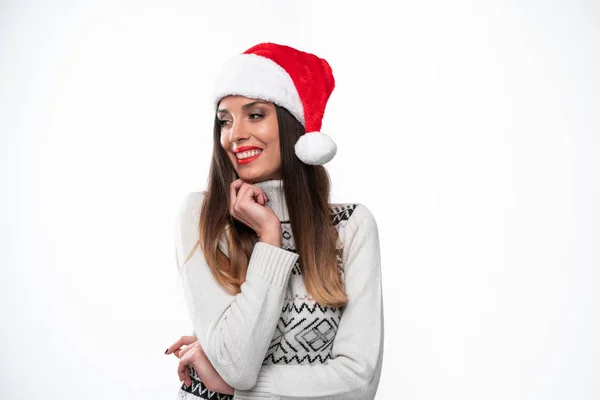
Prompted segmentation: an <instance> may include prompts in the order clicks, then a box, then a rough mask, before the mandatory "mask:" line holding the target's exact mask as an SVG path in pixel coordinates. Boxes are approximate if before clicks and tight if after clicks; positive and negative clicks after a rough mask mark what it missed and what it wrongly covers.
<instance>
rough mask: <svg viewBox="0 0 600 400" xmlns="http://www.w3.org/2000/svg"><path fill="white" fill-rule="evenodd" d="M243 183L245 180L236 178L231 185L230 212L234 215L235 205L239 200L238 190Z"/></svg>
mask: <svg viewBox="0 0 600 400" xmlns="http://www.w3.org/2000/svg"><path fill="white" fill-rule="evenodd" d="M243 184H244V181H243V180H242V179H236V180H235V181H233V182H231V185H229V214H231V215H233V206H234V205H235V202H236V201H237V192H238V190H239V188H240V186H242V185H243Z"/></svg>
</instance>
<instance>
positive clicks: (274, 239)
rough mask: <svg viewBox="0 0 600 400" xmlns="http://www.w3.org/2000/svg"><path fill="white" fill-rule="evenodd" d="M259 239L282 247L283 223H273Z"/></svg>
mask: <svg viewBox="0 0 600 400" xmlns="http://www.w3.org/2000/svg"><path fill="white" fill-rule="evenodd" d="M259 241H260V242H264V243H268V244H270V245H273V246H276V247H281V223H280V222H279V221H277V224H273V225H272V226H271V227H269V228H267V229H265V231H264V232H263V233H261V234H260V235H259Z"/></svg>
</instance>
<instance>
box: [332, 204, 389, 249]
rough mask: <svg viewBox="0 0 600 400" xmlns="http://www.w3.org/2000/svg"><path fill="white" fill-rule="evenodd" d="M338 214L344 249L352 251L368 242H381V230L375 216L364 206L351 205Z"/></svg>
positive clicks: (339, 230) (338, 226)
mask: <svg viewBox="0 0 600 400" xmlns="http://www.w3.org/2000/svg"><path fill="white" fill-rule="evenodd" d="M343 209H344V210H343V211H341V212H340V213H338V214H337V218H338V220H339V222H338V223H337V226H336V227H337V228H338V232H339V234H340V239H341V242H342V244H343V248H344V249H346V252H347V251H350V249H352V248H356V247H361V246H362V244H364V243H365V242H367V241H373V240H374V241H379V230H378V227H377V221H376V220H375V216H374V215H373V213H372V212H371V210H370V209H369V207H367V206H366V205H364V204H360V203H351V204H350V205H347V206H345V207H343Z"/></svg>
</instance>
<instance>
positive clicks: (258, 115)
mask: <svg viewBox="0 0 600 400" xmlns="http://www.w3.org/2000/svg"><path fill="white" fill-rule="evenodd" d="M262 116H263V115H262V114H258V113H252V114H250V119H258V118H261V117H262Z"/></svg>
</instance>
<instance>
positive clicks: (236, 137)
mask: <svg viewBox="0 0 600 400" xmlns="http://www.w3.org/2000/svg"><path fill="white" fill-rule="evenodd" d="M217 118H218V120H219V124H220V126H221V146H222V147H223V149H224V150H225V152H226V153H227V156H228V157H229V159H230V160H231V163H232V165H233V168H235V170H236V171H237V174H238V176H239V177H240V178H241V179H243V180H244V181H247V182H250V183H255V182H260V181H264V180H267V179H281V154H280V152H279V151H280V150H279V125H278V124H277V114H276V111H275V106H274V105H273V103H271V102H268V101H263V100H257V99H251V98H248V97H243V96H227V97H223V98H222V99H221V101H220V102H219V106H218V107H217ZM238 156H242V158H239V157H238Z"/></svg>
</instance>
